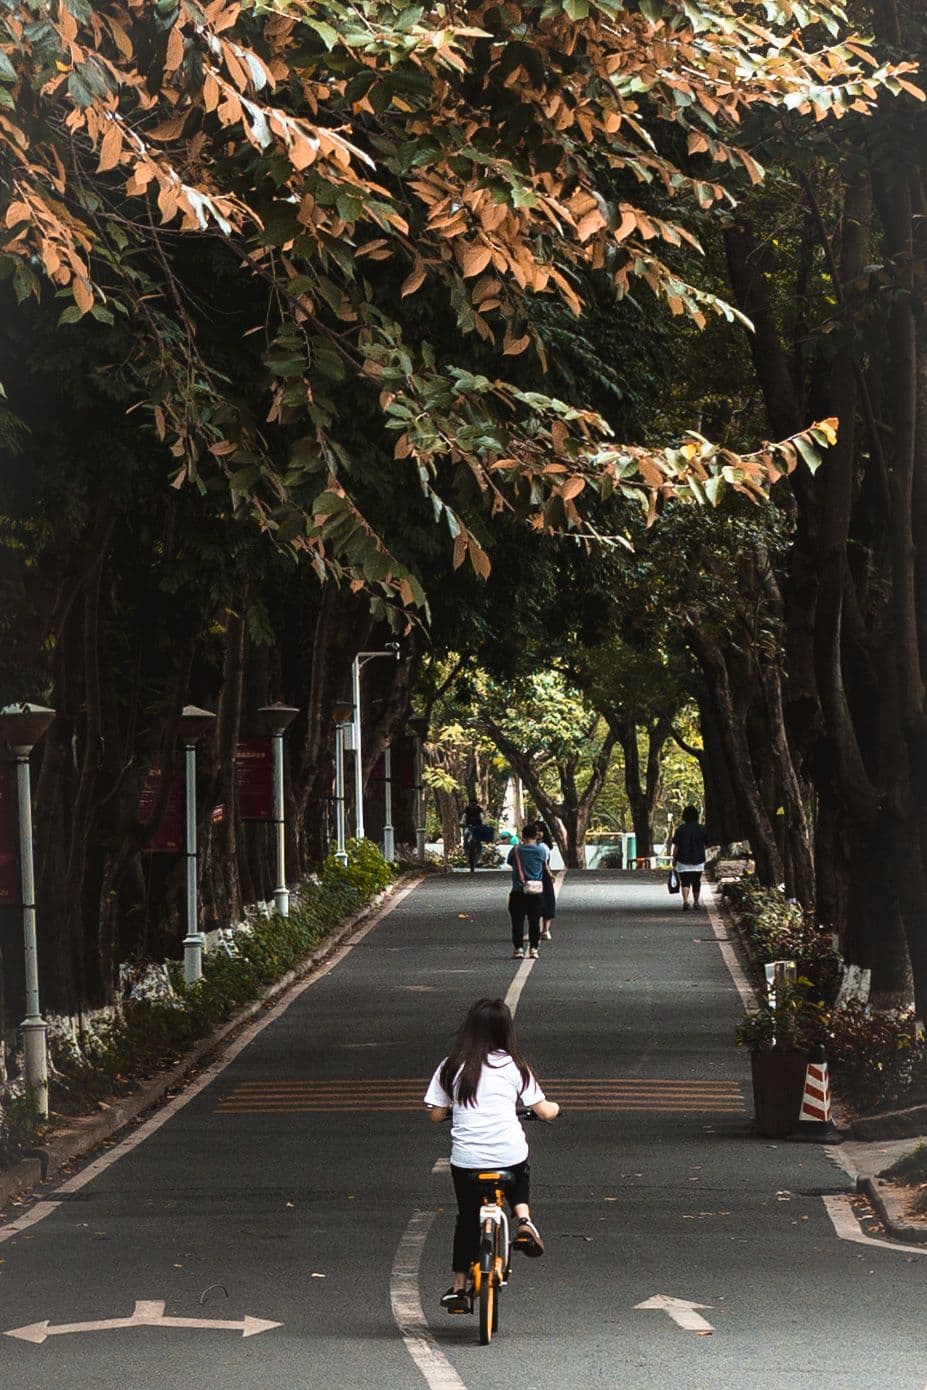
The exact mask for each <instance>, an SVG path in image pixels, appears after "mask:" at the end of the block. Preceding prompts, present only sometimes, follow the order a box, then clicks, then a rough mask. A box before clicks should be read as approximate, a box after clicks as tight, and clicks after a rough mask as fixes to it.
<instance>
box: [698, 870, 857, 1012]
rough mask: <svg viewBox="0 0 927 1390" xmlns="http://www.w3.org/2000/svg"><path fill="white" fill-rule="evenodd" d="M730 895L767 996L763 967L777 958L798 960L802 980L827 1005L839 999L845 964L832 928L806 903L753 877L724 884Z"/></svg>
mask: <svg viewBox="0 0 927 1390" xmlns="http://www.w3.org/2000/svg"><path fill="white" fill-rule="evenodd" d="M723 891H724V896H725V897H726V898H727V900H728V902H729V903H730V904H731V906H732V908H733V909H734V911H735V913H736V915H737V919H738V924H739V926H740V929H741V931H742V933H743V935H744V938H745V940H746V943H747V946H748V949H749V952H750V957H751V960H752V961H753V964H754V966H755V967H758V969H757V971H756V975H757V983H758V984H759V985H760V986H761V988H762V990H763V991H764V992H765V989H766V977H765V974H764V973H763V971H762V967H763V965H765V964H766V963H767V962H768V961H773V960H794V961H795V964H796V966H797V973H798V975H799V976H801V977H802V978H804V979H805V980H807V981H809V984H810V989H811V992H812V993H813V994H814V995H815V996H816V998H818V999H820V1000H822V1001H823V1002H824V1003H825V1004H832V1003H833V1002H834V1000H835V999H836V997H837V991H838V989H839V988H840V981H841V978H842V975H843V960H842V958H841V956H840V953H839V952H838V951H837V949H836V948H835V946H834V938H833V935H832V934H831V932H830V931H828V930H827V928H826V927H822V926H820V925H818V923H816V922H815V920H814V917H813V916H812V915H811V914H810V913H808V912H805V911H804V910H803V909H802V907H801V906H800V904H798V903H796V902H794V901H792V900H790V899H788V898H786V897H784V895H783V894H782V893H780V892H778V891H777V890H776V889H772V888H760V886H759V885H758V884H757V882H756V880H755V879H753V878H741V879H735V880H733V881H731V882H730V883H726V884H725V885H724V890H723Z"/></svg>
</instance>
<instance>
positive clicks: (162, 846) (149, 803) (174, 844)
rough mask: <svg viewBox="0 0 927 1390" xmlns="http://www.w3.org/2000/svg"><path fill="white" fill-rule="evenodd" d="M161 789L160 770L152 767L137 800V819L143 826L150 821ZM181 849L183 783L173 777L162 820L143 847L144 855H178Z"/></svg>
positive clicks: (178, 778)
mask: <svg viewBox="0 0 927 1390" xmlns="http://www.w3.org/2000/svg"><path fill="white" fill-rule="evenodd" d="M160 787H161V769H160V768H159V767H153V768H152V769H151V770H150V772H149V773H148V776H147V777H146V778H145V785H144V786H143V787H142V794H141V796H140V797H139V799H138V818H139V820H140V821H142V822H143V823H144V824H147V823H148V821H150V820H151V813H152V811H153V810H154V804H155V800H156V798H157V795H158V791H159V790H160ZM182 849H183V781H182V779H181V778H180V777H175V778H174V781H173V785H172V786H171V790H170V793H169V794H168V798H167V809H166V810H165V812H164V819H163V820H162V822H161V824H160V825H159V826H158V828H157V830H156V831H155V832H154V834H153V835H152V837H151V839H150V840H149V841H148V843H147V845H146V846H145V849H144V853H146V854H180V852H181V850H182Z"/></svg>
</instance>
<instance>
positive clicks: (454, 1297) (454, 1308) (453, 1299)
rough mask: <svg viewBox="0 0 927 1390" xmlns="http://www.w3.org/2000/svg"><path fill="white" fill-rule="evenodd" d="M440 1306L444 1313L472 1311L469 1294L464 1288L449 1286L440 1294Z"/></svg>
mask: <svg viewBox="0 0 927 1390" xmlns="http://www.w3.org/2000/svg"><path fill="white" fill-rule="evenodd" d="M441 1307H442V1308H443V1309H444V1311H445V1312H446V1313H470V1312H472V1311H473V1307H472V1304H471V1302H470V1295H469V1294H468V1293H467V1291H466V1289H455V1288H453V1287H451V1288H449V1289H448V1291H447V1293H445V1294H442V1295H441Z"/></svg>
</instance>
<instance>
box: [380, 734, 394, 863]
mask: <svg viewBox="0 0 927 1390" xmlns="http://www.w3.org/2000/svg"><path fill="white" fill-rule="evenodd" d="M395 857H396V837H395V833H394V829H393V750H392V748H391V747H390V745H389V744H387V745H386V747H385V748H384V749H383V858H384V859H388V860H390V861H392V860H393V859H395Z"/></svg>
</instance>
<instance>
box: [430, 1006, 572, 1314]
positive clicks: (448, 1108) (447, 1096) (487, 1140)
mask: <svg viewBox="0 0 927 1390" xmlns="http://www.w3.org/2000/svg"><path fill="white" fill-rule="evenodd" d="M425 1104H426V1105H427V1106H430V1107H431V1118H432V1120H433V1121H434V1122H435V1123H436V1124H437V1123H440V1121H442V1120H444V1119H446V1118H447V1116H448V1114H450V1115H451V1140H452V1147H451V1177H452V1178H453V1181H454V1191H455V1193H456V1196H457V1224H456V1226H455V1228H454V1249H453V1259H452V1264H453V1270H454V1282H453V1284H452V1285H451V1287H450V1288H449V1289H448V1291H447V1293H446V1294H444V1296H443V1298H442V1299H441V1306H442V1307H443V1308H445V1309H446V1310H447V1311H448V1312H449V1313H469V1311H470V1300H469V1298H468V1296H467V1291H466V1290H467V1274H468V1271H469V1269H470V1266H471V1265H472V1263H473V1261H474V1260H475V1259H476V1257H477V1252H478V1247H479V1236H480V1230H479V1211H480V1202H481V1196H480V1186H479V1183H477V1182H475V1181H474V1180H473V1179H474V1175H475V1174H476V1173H478V1172H480V1171H481V1170H485V1169H486V1168H487V1167H491V1168H505V1169H507V1170H508V1171H509V1172H510V1173H511V1174H512V1178H511V1181H510V1182H509V1183H507V1184H506V1197H507V1200H508V1203H509V1206H510V1207H511V1209H512V1213H513V1215H514V1217H515V1222H516V1226H515V1238H514V1242H513V1244H514V1245H515V1248H516V1249H518V1250H521V1251H523V1253H524V1254H526V1255H534V1256H536V1255H543V1253H544V1242H543V1241H542V1240H541V1236H540V1233H539V1232H538V1229H537V1227H536V1226H535V1225H534V1223H533V1221H532V1220H531V1212H530V1209H529V1204H528V1198H529V1178H530V1168H529V1164H528V1142H527V1140H526V1139H525V1134H524V1130H523V1129H522V1127H521V1125H520V1123H519V1120H518V1113H517V1112H518V1107H519V1106H523V1107H526V1108H528V1109H530V1110H533V1111H534V1113H535V1115H537V1117H538V1119H541V1120H554V1119H556V1118H557V1116H558V1115H559V1114H560V1106H559V1105H558V1104H557V1102H556V1101H551V1100H548V1099H547V1098H546V1097H545V1095H544V1092H543V1091H542V1090H541V1088H540V1086H539V1085H538V1083H537V1081H536V1080H535V1077H534V1075H533V1073H532V1071H531V1068H530V1067H529V1066H528V1063H527V1062H526V1061H525V1059H524V1057H523V1056H522V1054H521V1051H520V1050H519V1047H518V1042H517V1040H516V1038H515V1025H514V1023H513V1022H512V1015H511V1013H510V1012H509V1009H508V1006H507V1005H506V1003H505V1002H504V1000H502V999H478V1000H477V1001H476V1003H475V1004H473V1005H472V1006H471V1008H470V1010H469V1012H468V1013H467V1016H466V1018H465V1019H464V1021H463V1023H462V1024H461V1025H460V1028H459V1029H458V1031H457V1037H456V1038H455V1040H454V1046H453V1048H452V1049H451V1052H450V1055H449V1056H448V1057H445V1059H444V1061H443V1062H442V1063H441V1065H440V1066H439V1067H438V1068H437V1070H436V1071H435V1074H434V1076H433V1077H432V1078H431V1084H430V1085H429V1087H428V1090H427V1091H426V1093H425Z"/></svg>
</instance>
